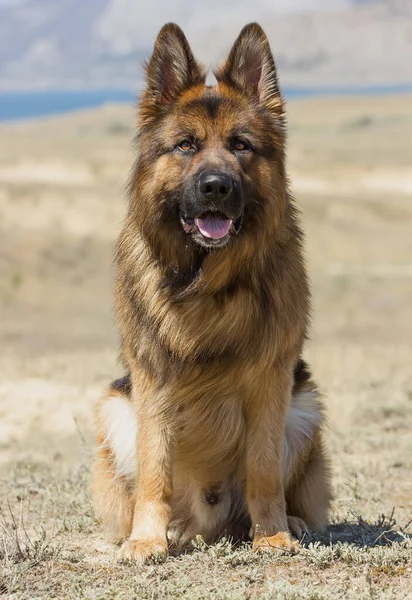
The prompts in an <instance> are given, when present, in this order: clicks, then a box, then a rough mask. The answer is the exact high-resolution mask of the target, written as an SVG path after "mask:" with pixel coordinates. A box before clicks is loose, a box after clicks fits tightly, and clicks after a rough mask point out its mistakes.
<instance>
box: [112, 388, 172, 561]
mask: <svg viewBox="0 0 412 600" xmlns="http://www.w3.org/2000/svg"><path fill="white" fill-rule="evenodd" d="M135 405H136V406H137V414H138V435H137V437H138V440H137V482H136V494H135V505H134V515H133V527H132V533H131V535H130V538H129V539H128V540H127V541H126V542H125V543H124V544H123V546H122V548H121V550H120V558H121V559H129V560H133V561H135V562H137V563H139V564H143V563H144V562H146V561H148V560H150V559H153V558H157V559H164V558H165V557H166V555H167V537H166V536H167V529H168V526H169V521H170V516H171V508H170V501H171V496H172V452H173V448H172V439H173V431H172V422H173V421H174V420H173V419H171V418H170V415H169V416H167V415H166V414H165V412H164V411H162V410H159V405H160V406H161V403H158V402H154V401H153V399H152V401H151V402H150V403H149V402H146V401H142V400H141V399H140V400H139V401H137V402H136V403H135Z"/></svg>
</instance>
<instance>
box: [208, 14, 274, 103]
mask: <svg viewBox="0 0 412 600" xmlns="http://www.w3.org/2000/svg"><path fill="white" fill-rule="evenodd" d="M215 76H216V79H217V80H218V81H219V82H224V83H226V84H228V85H231V86H234V87H236V88H238V89H239V90H241V91H242V93H245V94H248V95H249V96H250V97H252V98H254V99H255V100H256V101H258V102H260V103H262V104H264V105H266V107H267V108H268V109H269V110H275V111H276V112H279V109H280V108H281V106H282V97H281V94H280V90H279V86H278V80H277V75H276V67H275V61H274V59H273V55H272V52H271V50H270V46H269V42H268V39H267V37H266V35H265V32H264V31H263V29H262V28H261V27H260V25H258V24H257V23H249V25H246V26H245V27H244V28H243V29H242V31H241V32H240V34H239V37H238V38H237V40H236V41H235V43H234V44H233V47H232V49H231V51H230V53H229V56H228V57H227V59H226V60H225V62H224V63H223V64H222V65H221V67H220V68H219V69H218V70H217V71H216V72H215Z"/></svg>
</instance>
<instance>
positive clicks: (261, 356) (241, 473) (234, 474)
mask: <svg viewBox="0 0 412 600" xmlns="http://www.w3.org/2000/svg"><path fill="white" fill-rule="evenodd" d="M215 77H216V81H217V83H216V85H214V86H208V85H206V83H205V81H206V72H205V70H204V68H203V67H202V66H201V65H200V64H199V63H198V62H197V61H196V60H195V58H194V56H193V54H192V51H191V49H190V47H189V44H188V42H187V39H186V37H185V36H184V34H183V32H182V30H181V29H180V28H179V27H178V26H177V25H175V24H171V23H169V24H167V25H165V26H164V27H163V28H162V29H161V31H160V33H159V35H158V37H157V40H156V43H155V47H154V51H153V55H152V57H151V59H150V61H149V63H148V64H147V65H146V87H145V90H144V92H143V94H142V96H141V100H140V103H139V114H138V128H137V137H136V140H137V159H136V163H135V166H134V169H133V171H132V175H131V178H130V184H129V208H128V212H127V216H126V219H125V222H124V226H123V229H122V231H121V234H120V237H119V240H118V243H117V249H116V258H115V265H116V283H115V311H116V316H117V322H118V327H119V331H120V343H121V360H122V363H123V365H124V368H125V373H126V374H125V376H124V377H123V378H121V379H119V380H117V381H115V382H114V383H112V385H111V386H110V388H109V391H108V393H107V395H106V396H105V397H104V398H103V399H102V400H101V401H100V402H99V405H98V407H97V413H96V421H97V445H98V448H97V454H96V459H95V463H94V467H93V477H92V492H93V497H94V506H95V509H96V514H97V516H98V518H99V519H100V521H101V522H102V523H103V525H104V526H105V528H106V531H107V533H108V536H109V538H110V539H111V540H112V541H113V542H116V543H121V542H123V545H122V546H121V549H120V559H129V560H132V561H135V562H137V563H139V564H143V563H145V562H147V561H150V560H153V558H154V557H157V558H158V559H160V558H164V557H166V556H167V553H168V549H169V547H170V546H171V545H173V544H175V545H178V546H179V545H180V546H184V545H186V544H188V543H189V542H190V541H191V540H192V539H193V538H194V537H195V536H197V535H201V536H203V538H204V539H205V541H206V542H207V543H210V542H213V541H214V540H216V539H218V538H219V536H222V535H226V536H230V537H231V538H232V539H246V538H247V536H250V537H251V538H252V539H253V548H254V549H256V550H260V549H273V548H275V549H278V548H281V549H284V550H286V551H294V549H295V547H296V544H297V541H296V539H294V538H298V539H300V538H301V537H302V536H303V535H304V534H305V533H306V532H307V531H308V530H318V529H321V528H323V527H324V526H325V524H326V523H327V513H328V508H329V505H330V500H331V488H330V471H329V461H328V457H327V454H326V452H325V449H324V442H323V433H322V431H323V424H324V407H323V402H322V399H321V396H320V394H319V393H318V391H317V387H316V385H315V383H314V382H313V380H312V377H311V374H310V372H309V368H308V366H307V365H306V363H305V362H304V361H303V360H302V358H301V355H302V347H303V344H304V341H305V338H306V336H307V330H308V323H309V312H310V290H309V284H308V279H307V275H306V270H305V264H304V260H303V255H302V232H301V229H300V226H299V214H298V211H297V208H296V207H295V204H294V200H293V198H292V197H291V194H290V192H289V189H288V179H287V175H286V167H285V144H286V131H285V128H286V121H285V108H284V100H283V98H282V95H281V92H280V90H279V85H278V79H277V74H276V67H275V62H274V59H273V56H272V53H271V49H270V46H269V42H268V40H267V37H266V35H265V33H264V32H263V30H262V29H261V27H260V26H259V25H258V24H256V23H252V24H249V25H247V26H246V27H244V29H243V30H242V31H241V33H240V35H239V37H238V38H237V40H236V41H235V43H234V45H233V47H232V49H231V51H230V53H229V55H228V57H227V59H226V60H225V61H224V62H223V64H222V65H221V66H220V67H219V68H218V69H217V71H216V72H215Z"/></svg>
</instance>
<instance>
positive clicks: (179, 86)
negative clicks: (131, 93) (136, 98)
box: [143, 23, 206, 109]
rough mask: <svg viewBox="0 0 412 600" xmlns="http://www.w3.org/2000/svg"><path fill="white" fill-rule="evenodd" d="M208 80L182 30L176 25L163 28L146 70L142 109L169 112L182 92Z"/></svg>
mask: <svg viewBox="0 0 412 600" xmlns="http://www.w3.org/2000/svg"><path fill="white" fill-rule="evenodd" d="M205 79H206V74H205V72H204V69H203V67H202V66H201V65H199V64H198V63H197V62H196V60H195V58H194V56H193V54H192V51H191V49H190V46H189V44H188V42H187V39H186V37H185V34H184V33H183V31H182V30H181V29H180V27H179V26H178V25H175V24H174V23H167V24H166V25H164V26H163V27H162V29H161V30H160V32H159V35H158V36H157V39H156V43H155V47H154V51H153V54H152V57H151V59H150V61H149V63H148V64H147V66H146V90H145V92H144V96H143V105H145V106H146V107H147V108H150V107H151V108H152V109H155V108H156V107H157V108H161V109H164V108H167V106H168V105H169V104H170V103H171V102H173V100H175V98H176V97H177V96H178V95H179V94H180V93H181V92H183V91H184V90H185V89H187V88H189V87H191V86H193V85H196V84H199V83H203V82H204V81H205Z"/></svg>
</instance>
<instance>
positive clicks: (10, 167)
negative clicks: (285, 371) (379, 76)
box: [0, 95, 412, 600]
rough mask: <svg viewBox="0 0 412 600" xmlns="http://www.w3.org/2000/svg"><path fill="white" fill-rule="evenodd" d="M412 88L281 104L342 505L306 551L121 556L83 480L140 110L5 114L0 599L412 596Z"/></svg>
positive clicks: (0, 198) (111, 331) (0, 215)
mask: <svg viewBox="0 0 412 600" xmlns="http://www.w3.org/2000/svg"><path fill="white" fill-rule="evenodd" d="M411 106H412V97H410V96H407V95H405V96H397V97H390V96H387V97H369V98H341V99H340V98H325V99H309V100H302V101H295V102H290V105H289V107H288V108H289V122H290V143H289V148H290V151H289V157H290V159H289V167H290V169H289V170H290V175H291V182H292V189H293V191H294V193H295V195H296V197H297V200H298V204H299V206H300V207H301V209H302V213H303V215H302V218H303V224H304V229H305V231H306V232H307V237H306V246H307V257H308V266H309V271H310V275H311V278H312V282H313V295H314V307H313V314H314V318H313V327H312V336H311V341H310V343H308V345H307V349H306V358H307V359H308V361H309V362H310V363H311V365H312V367H313V370H314V373H315V376H316V379H317V380H318V381H319V384H320V387H321V389H322V391H323V393H324V394H325V396H326V399H327V400H326V402H327V407H328V414H329V423H330V427H329V430H328V445H329V448H330V452H331V455H332V461H333V477H334V490H335V500H334V504H333V510H332V514H331V525H330V527H329V529H328V531H327V532H326V533H325V534H322V535H318V536H313V538H312V539H311V540H308V541H307V542H305V543H304V544H303V546H302V549H301V551H300V553H299V554H298V555H297V556H296V557H290V556H285V555H281V554H280V555H279V556H273V555H270V556H268V555H263V556H260V555H256V554H253V553H252V552H251V551H250V548H249V547H248V546H245V547H242V548H232V547H230V545H229V544H228V543H225V542H222V543H221V544H218V545H217V546H213V547H211V548H208V547H205V545H204V544H203V543H202V541H201V540H199V541H198V543H197V544H196V547H195V548H194V551H193V553H191V554H187V555H184V556H177V557H174V558H171V559H169V560H168V561H167V562H166V563H165V564H164V565H149V566H147V567H145V568H143V569H140V570H138V569H137V568H136V567H134V566H131V565H119V564H117V563H116V560H115V549H114V548H113V547H111V546H110V545H108V544H106V543H105V542H104V539H103V537H102V533H101V530H100V528H99V526H98V524H97V523H96V522H95V520H94V517H93V512H92V509H91V505H90V499H89V494H88V471H89V467H90V457H91V453H92V448H93V434H92V427H93V425H92V412H93V402H94V400H95V399H96V398H97V397H98V396H99V394H101V393H102V391H103V390H104V389H105V386H106V385H107V383H108V382H109V381H110V380H111V379H112V378H113V377H114V376H115V375H116V374H118V373H119V367H118V366H117V362H116V355H117V338H116V332H115V328H114V325H113V320H112V310H111V304H112V300H111V277H112V274H111V256H112V249H113V244H114V240H115V238H116V235H117V232H118V231H119V227H120V224H121V221H122V218H123V215H124V212H125V193H124V186H125V182H126V180H127V175H128V171H129V168H130V165H131V161H132V159H133V147H132V143H131V139H132V135H133V123H134V114H133V111H132V110H131V109H130V108H128V107H124V106H107V107H103V108H101V109H99V110H95V111H90V112H89V111H87V112H83V113H77V114H72V115H67V116H60V117H53V118H49V119H44V120H42V121H37V122H30V123H21V124H14V125H2V126H1V127H0V233H1V242H0V272H1V279H0V312H1V315H0V340H1V348H2V352H1V355H0V375H1V379H0V480H1V484H2V485H1V487H0V510H1V512H0V559H2V561H1V564H0V595H3V596H4V597H8V598H73V599H74V598H76V599H77V598H88V599H89V598H90V599H98V598H101V599H103V598H125V599H126V598H153V599H155V598H159V599H163V598H193V599H200V598H219V599H226V598H233V599H234V598H275V599H277V598H279V599H281V598H287V599H290V600H292V599H298V598H303V599H313V600H314V599H325V600H328V599H331V598H342V599H346V598H348V599H351V598H354V599H355V598H356V599H357V600H360V599H363V598H365V599H366V598H374V599H375V598H378V599H380V598H382V599H383V598H385V599H386V598H394V599H400V598H402V599H403V598H405V599H406V598H411V597H412V566H411V565H412V540H411V534H412V527H411V524H410V522H411V519H412V475H411V473H412V437H411V429H412V368H411V364H412V143H411V140H412V112H411V110H410V107H411Z"/></svg>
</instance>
